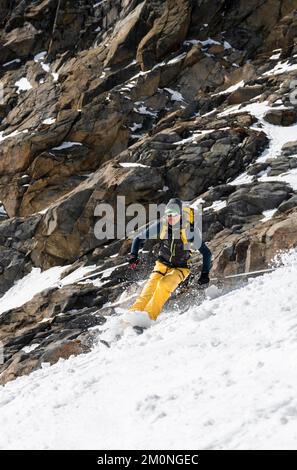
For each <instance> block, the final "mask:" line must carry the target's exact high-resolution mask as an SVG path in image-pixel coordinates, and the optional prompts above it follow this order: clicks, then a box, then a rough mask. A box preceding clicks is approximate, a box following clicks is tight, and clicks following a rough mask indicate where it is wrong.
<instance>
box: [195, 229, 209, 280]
mask: <svg viewBox="0 0 297 470" xmlns="http://www.w3.org/2000/svg"><path fill="white" fill-rule="evenodd" d="M193 247H194V249H196V250H198V251H199V252H200V253H201V255H202V257H203V263H202V270H201V273H202V275H203V274H207V275H208V274H209V271H210V270H211V265H212V253H211V251H210V249H209V248H208V246H207V245H206V243H205V242H204V241H202V235H201V232H200V230H199V228H198V227H195V229H194V237H193ZM206 278H208V276H205V280H206Z"/></svg>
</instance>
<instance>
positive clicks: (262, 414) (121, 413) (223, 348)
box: [0, 252, 297, 449]
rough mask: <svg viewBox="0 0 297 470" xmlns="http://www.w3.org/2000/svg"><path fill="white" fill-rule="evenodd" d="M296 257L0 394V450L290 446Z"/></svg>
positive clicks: (295, 435) (296, 345)
mask: <svg viewBox="0 0 297 470" xmlns="http://www.w3.org/2000/svg"><path fill="white" fill-rule="evenodd" d="M296 277H297V253H296V252H292V253H291V254H289V255H287V256H286V257H285V266H283V267H280V268H278V269H277V270H276V271H275V272H273V273H270V274H266V275H264V276H263V277H261V278H257V279H254V280H252V281H251V282H250V283H249V284H248V285H247V286H246V287H244V288H242V289H240V290H238V291H234V292H232V293H229V294H227V295H225V296H223V297H220V298H217V299H213V300H206V301H205V302H204V303H203V304H202V305H201V306H199V307H193V308H191V309H190V310H189V311H188V312H187V313H185V314H183V315H180V316H178V315H177V314H172V315H169V314H168V315H162V316H161V317H160V320H159V321H158V322H157V323H156V324H154V325H153V326H152V327H151V328H150V329H149V330H147V331H146V332H145V333H144V334H143V335H141V336H137V335H136V334H135V333H134V332H133V331H131V330H130V329H126V330H125V332H124V335H123V337H122V338H121V339H120V340H119V341H118V342H115V343H114V344H113V345H112V347H111V348H110V349H108V348H106V346H104V345H103V344H99V345H98V346H96V347H95V348H94V350H93V351H92V352H91V353H90V354H88V355H85V356H80V357H77V358H73V359H70V360H68V361H60V362H59V363H58V364H56V365H55V366H53V367H51V368H47V367H45V368H44V369H43V370H39V371H37V372H34V373H33V374H31V375H30V376H29V377H23V378H21V379H18V380H16V381H15V382H11V383H9V384H8V385H7V386H6V387H2V388H0V422H1V435H0V448H10V449H15V448H25V449H28V448H42V449H46V448H50V449H52V448H67V449H77V448H84V449H87V448H96V449H104V448H105V449H106V448H108V449H112V448H120V449H134V448H142V449H151V448H167V449H172V448H179V449H187V448H191V449H195V448H197V449H200V448H202V449H231V448H235V449H242V448H245V449H246V448H256V449H263V448H295V449H296V448H297V428H296V420H297V394H296V391H297V379H296V374H295V370H296V362H297V295H296Z"/></svg>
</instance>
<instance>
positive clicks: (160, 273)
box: [129, 261, 169, 311]
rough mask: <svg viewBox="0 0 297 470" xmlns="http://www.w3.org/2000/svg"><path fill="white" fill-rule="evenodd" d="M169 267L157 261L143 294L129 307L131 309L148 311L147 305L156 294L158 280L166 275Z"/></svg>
mask: <svg viewBox="0 0 297 470" xmlns="http://www.w3.org/2000/svg"><path fill="white" fill-rule="evenodd" d="M168 269H169V268H168V267H167V266H165V264H163V263H161V262H160V261H157V262H156V264H155V267H154V270H153V272H152V274H151V275H150V277H149V280H148V281H147V282H146V283H145V286H144V288H143V289H142V292H141V294H140V295H139V297H138V298H137V299H136V301H135V302H134V304H133V305H132V306H131V307H130V308H129V310H132V311H133V310H140V311H146V308H145V307H146V305H147V303H148V302H149V301H150V300H151V298H152V296H153V295H154V292H155V289H156V287H157V284H158V282H159V281H160V280H161V279H162V277H164V276H165V274H166V272H167V271H168Z"/></svg>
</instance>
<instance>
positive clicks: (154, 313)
mask: <svg viewBox="0 0 297 470" xmlns="http://www.w3.org/2000/svg"><path fill="white" fill-rule="evenodd" d="M189 274H190V270H189V269H185V268H179V269H177V268H172V269H170V270H169V272H168V274H166V275H165V276H163V277H162V279H160V280H159V282H158V285H157V286H156V288H155V292H154V295H153V296H152V298H151V299H150V301H149V302H148V303H147V305H146V307H145V311H146V312H147V313H148V314H149V316H150V317H151V319H152V320H156V319H157V317H158V315H159V314H160V313H161V310H162V308H163V306H164V304H165V303H166V302H167V300H168V299H169V297H170V295H171V294H172V292H174V291H175V289H176V288H177V286H178V285H179V284H180V283H181V282H183V281H184V280H185V279H186V278H187V277H188V275H189Z"/></svg>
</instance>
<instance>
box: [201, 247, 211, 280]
mask: <svg viewBox="0 0 297 470" xmlns="http://www.w3.org/2000/svg"><path fill="white" fill-rule="evenodd" d="M199 251H200V253H201V254H202V257H203V263H202V270H201V271H202V273H207V274H208V273H209V271H210V270H211V265H212V254H211V251H210V249H209V248H208V246H207V245H206V243H205V242H202V244H201V246H200V248H199Z"/></svg>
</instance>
